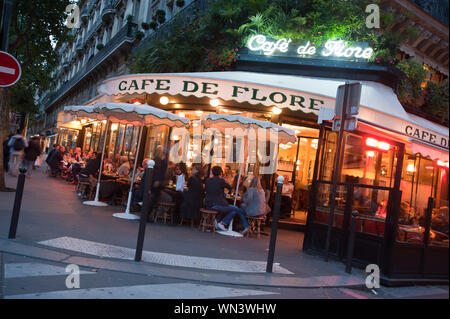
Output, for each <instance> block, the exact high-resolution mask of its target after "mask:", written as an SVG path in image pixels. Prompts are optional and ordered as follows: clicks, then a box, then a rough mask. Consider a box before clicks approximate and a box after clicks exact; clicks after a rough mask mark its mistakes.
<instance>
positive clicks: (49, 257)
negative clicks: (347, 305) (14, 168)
mask: <svg viewBox="0 0 450 319" xmlns="http://www.w3.org/2000/svg"><path fill="white" fill-rule="evenodd" d="M0 252H3V253H8V254H13V255H20V256H26V257H31V258H36V259H41V260H46V261H53V262H60V263H64V264H77V265H79V266H82V267H87V268H96V269H103V270H109V271H119V272H124V273H131V274H140V275H147V276H154V277H160V278H170V279H181V280H190V281H200V282H208V283H216V284H226V285H238V286H259V287H271V288H302V289H314V288H365V281H364V279H363V278H358V277H356V276H352V275H348V276H316V277H295V276H287V275H273V274H263V273H261V274H252V273H237V272H221V271H205V270H196V271H195V270H190V269H189V270H188V269H186V268H183V267H171V266H160V265H157V264H152V263H146V262H135V261H134V260H122V259H113V258H96V257H85V256H80V255H72V254H66V253H61V252H57V251H54V250H50V249H45V248H40V247H35V246H31V245H25V244H22V243H17V242H12V241H6V240H1V239H0Z"/></svg>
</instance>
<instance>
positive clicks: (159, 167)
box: [144, 145, 168, 222]
mask: <svg viewBox="0 0 450 319" xmlns="http://www.w3.org/2000/svg"><path fill="white" fill-rule="evenodd" d="M154 161H155V166H154V167H153V178H152V181H151V184H150V190H151V195H150V205H149V211H148V212H149V213H150V212H151V211H152V210H153V208H154V207H155V205H156V204H157V203H158V201H159V199H160V197H161V193H162V190H163V189H164V187H165V186H167V184H168V180H167V179H166V172H167V166H168V162H167V159H166V156H165V154H164V149H163V147H162V146H161V145H158V146H157V147H156V150H155V158H154ZM146 178H147V176H146V174H144V180H145V179H146ZM144 187H145V186H144ZM149 217H150V216H149ZM152 220H153V219H152V218H149V221H150V222H151V221H152Z"/></svg>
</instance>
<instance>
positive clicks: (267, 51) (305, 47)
mask: <svg viewBox="0 0 450 319" xmlns="http://www.w3.org/2000/svg"><path fill="white" fill-rule="evenodd" d="M291 43H292V39H285V38H283V39H279V40H270V39H268V38H267V37H266V36H264V35H261V34H258V35H254V36H252V37H251V38H250V39H249V40H248V42H247V47H248V48H249V50H250V51H260V52H262V53H263V54H264V55H273V54H276V53H277V52H279V53H283V54H286V53H288V51H289V44H291ZM295 52H296V54H297V55H298V56H301V57H313V56H317V55H320V56H323V57H336V58H346V59H352V58H355V59H365V60H367V59H370V57H371V56H372V54H373V49H372V48H369V47H367V48H363V47H361V46H349V45H348V44H347V43H346V42H345V41H343V40H328V41H326V42H325V44H324V46H323V47H321V48H317V47H315V46H313V45H311V42H310V41H308V42H306V43H305V44H302V45H300V46H297V48H296V50H295Z"/></svg>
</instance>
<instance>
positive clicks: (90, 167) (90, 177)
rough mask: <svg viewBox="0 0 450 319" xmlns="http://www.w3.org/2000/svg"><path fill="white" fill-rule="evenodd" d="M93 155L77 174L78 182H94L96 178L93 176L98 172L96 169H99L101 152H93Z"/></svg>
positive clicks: (92, 183)
mask: <svg viewBox="0 0 450 319" xmlns="http://www.w3.org/2000/svg"><path fill="white" fill-rule="evenodd" d="M94 156H95V158H91V159H90V160H89V161H88V162H87V164H86V166H85V167H84V168H83V169H82V170H81V171H80V173H79V174H78V179H79V181H80V182H89V183H91V185H94V184H95V183H96V181H97V180H96V178H95V176H96V175H97V174H98V170H99V169H100V163H101V161H102V154H100V153H98V154H97V153H93V157H94Z"/></svg>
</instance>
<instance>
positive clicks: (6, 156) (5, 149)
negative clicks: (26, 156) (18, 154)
mask: <svg viewBox="0 0 450 319" xmlns="http://www.w3.org/2000/svg"><path fill="white" fill-rule="evenodd" d="M12 136H13V134H9V135H8V138H7V139H6V140H5V141H3V168H4V170H5V172H8V168H9V157H10V154H11V152H10V148H9V146H8V143H9V141H10V140H11V137H12Z"/></svg>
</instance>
